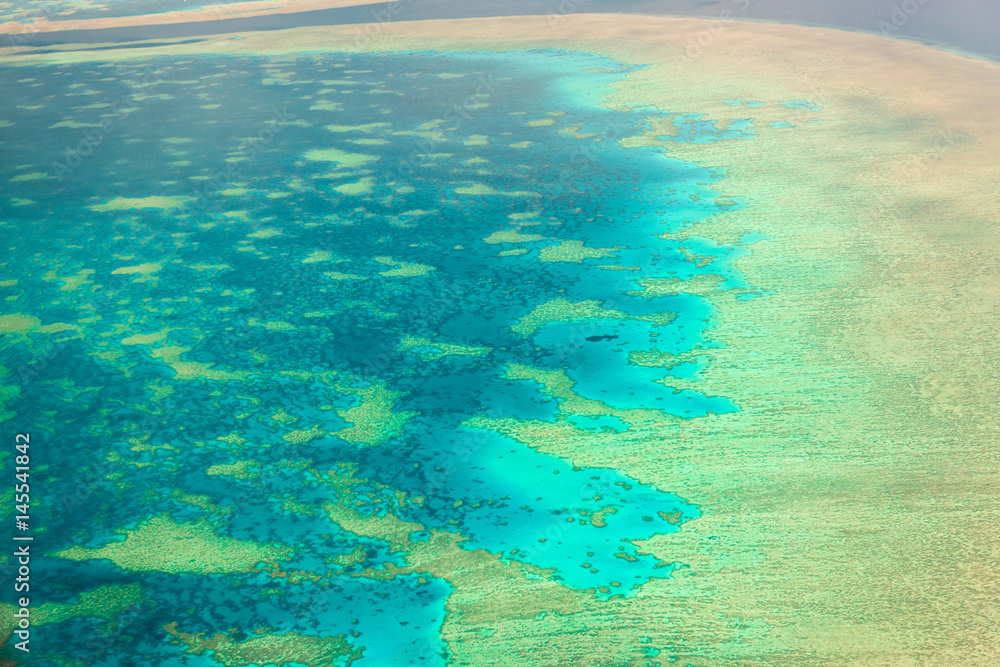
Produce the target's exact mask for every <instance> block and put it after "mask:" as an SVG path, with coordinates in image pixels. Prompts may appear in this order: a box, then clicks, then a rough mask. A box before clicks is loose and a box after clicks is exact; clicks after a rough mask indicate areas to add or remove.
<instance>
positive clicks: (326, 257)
mask: <svg viewBox="0 0 1000 667" xmlns="http://www.w3.org/2000/svg"><path fill="white" fill-rule="evenodd" d="M332 260H333V253H332V252H330V251H329V250H313V251H312V252H311V253H309V256H308V257H306V258H305V259H303V260H302V263H303V264H317V263H319V262H329V261H332Z"/></svg>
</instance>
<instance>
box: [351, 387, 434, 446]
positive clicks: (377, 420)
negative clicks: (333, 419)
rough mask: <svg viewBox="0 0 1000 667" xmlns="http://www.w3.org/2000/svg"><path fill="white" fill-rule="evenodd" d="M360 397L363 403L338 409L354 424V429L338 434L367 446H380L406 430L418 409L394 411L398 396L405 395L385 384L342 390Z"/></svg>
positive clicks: (352, 427)
mask: <svg viewBox="0 0 1000 667" xmlns="http://www.w3.org/2000/svg"><path fill="white" fill-rule="evenodd" d="M342 391H345V392H347V393H352V394H355V395H357V396H358V398H360V400H361V403H360V404H359V405H356V406H354V407H353V408H347V409H346V410H337V414H338V415H340V418H341V419H343V420H344V421H346V422H349V423H351V424H353V426H351V427H350V428H346V429H343V430H342V431H337V436H338V437H340V438H342V439H344V440H347V441H348V442H353V443H356V444H359V445H363V446H366V447H371V446H373V445H380V444H382V443H383V442H385V441H386V440H388V439H389V438H392V437H394V436H397V435H401V434H402V433H403V426H405V425H406V423H407V422H408V421H410V419H411V418H412V417H415V416H416V414H417V413H416V412H394V411H393V408H394V407H395V406H396V399H397V398H399V397H400V396H402V395H403V392H401V391H393V390H392V389H388V388H386V386H385V385H384V384H373V385H371V386H370V387H362V388H360V389H358V388H347V389H342Z"/></svg>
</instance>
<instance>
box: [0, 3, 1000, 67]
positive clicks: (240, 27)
mask: <svg viewBox="0 0 1000 667" xmlns="http://www.w3.org/2000/svg"><path fill="white" fill-rule="evenodd" d="M239 1H242V0H107V1H106V2H102V3H97V2H94V3H91V2H83V1H82V0H12V1H11V2H8V3H5V6H3V7H0V21H8V20H11V21H26V22H30V21H32V20H35V19H38V18H45V19H47V20H49V21H51V22H53V23H58V22H59V21H64V20H78V19H100V18H110V17H117V16H140V15H149V14H159V13H163V12H168V11H179V10H190V9H196V8H200V7H203V6H206V5H226V4H230V3H232V2H239ZM249 4H253V1H252V0H251V2H250V3H249ZM579 13H606V14H622V13H624V14H643V15H652V16H685V17H700V18H703V19H704V24H703V25H704V29H703V30H702V31H701V33H700V34H699V35H698V37H697V39H711V38H714V35H716V34H718V32H719V30H720V29H722V28H723V27H724V26H725V25H727V23H728V22H730V21H738V20H747V21H775V22H779V23H791V24H796V25H813V26H820V27H825V28H839V29H842V30H851V31H861V32H868V33H874V34H879V35H882V36H885V37H893V38H902V39H910V40H915V41H919V42H923V43H925V44H930V45H934V46H938V47H941V48H946V49H954V50H958V51H961V52H964V53H969V54H974V55H977V56H979V57H986V58H990V59H992V60H997V59H1000V41H998V40H997V39H996V35H997V34H998V32H1000V4H998V3H997V2H995V0H949V1H948V2H932V1H931V0H905V1H903V0H841V2H828V1H827V0H387V1H386V2H379V3H374V4H370V5H357V6H352V7H339V8H334V9H324V10H314V11H309V12H298V13H295V14H274V15H271V16H261V17H248V18H230V19H225V20H222V21H212V22H209V23H204V22H202V23H198V22H192V23H185V24H175V25H167V26H132V27H118V28H106V29H101V30H84V31H80V30H74V31H60V32H56V33H51V34H47V33H32V32H31V26H30V23H29V24H27V25H26V27H25V30H24V31H23V32H21V33H19V34H16V35H11V36H6V37H4V38H3V39H2V40H0V43H2V44H4V45H27V46H42V45H46V44H54V43H55V44H58V43H72V42H81V43H95V42H121V41H128V40H140V39H146V40H149V39H166V38H179V37H185V36H195V35H210V34H213V33H217V32H218V33H223V32H240V31H250V30H281V29H285V28H291V27H295V26H309V25H344V24H346V25H355V26H357V27H358V32H360V33H362V34H371V33H375V32H379V31H380V30H381V26H382V25H384V24H385V23H388V22H395V21H419V20H431V19H454V18H473V17H501V16H523V15H532V16H545V17H546V19H547V20H548V21H549V23H550V25H552V26H553V28H554V29H557V30H558V31H562V28H561V26H562V25H563V19H564V18H566V17H568V16H572V15H573V14H579Z"/></svg>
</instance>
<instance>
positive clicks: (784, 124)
mask: <svg viewBox="0 0 1000 667" xmlns="http://www.w3.org/2000/svg"><path fill="white" fill-rule="evenodd" d="M768 127H773V128H775V129H779V130H780V129H787V128H790V127H795V123H789V122H786V121H783V120H779V121H776V122H774V123H768Z"/></svg>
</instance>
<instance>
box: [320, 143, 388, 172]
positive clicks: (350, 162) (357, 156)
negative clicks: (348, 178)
mask: <svg viewBox="0 0 1000 667" xmlns="http://www.w3.org/2000/svg"><path fill="white" fill-rule="evenodd" d="M303 157H305V159H307V160H312V161H314V162H336V163H337V164H338V165H339V166H341V167H345V168H347V169H355V168H357V167H363V166H365V165H366V164H368V163H369V162H374V161H375V160H378V159H379V157H378V156H376V155H368V154H366V153H348V152H347V151H342V150H340V149H339V148H326V149H319V148H316V149H313V150H311V151H306V152H305V154H304V155H303Z"/></svg>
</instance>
